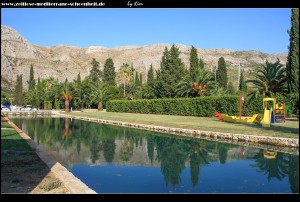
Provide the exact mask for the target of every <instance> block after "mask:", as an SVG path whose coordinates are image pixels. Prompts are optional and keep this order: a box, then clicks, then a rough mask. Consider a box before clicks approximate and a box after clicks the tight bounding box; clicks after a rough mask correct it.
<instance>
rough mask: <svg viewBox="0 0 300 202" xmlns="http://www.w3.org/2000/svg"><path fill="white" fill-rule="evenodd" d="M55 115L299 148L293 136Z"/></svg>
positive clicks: (191, 135)
mask: <svg viewBox="0 0 300 202" xmlns="http://www.w3.org/2000/svg"><path fill="white" fill-rule="evenodd" d="M55 115H58V116H62V117H69V118H74V119H80V120H86V121H92V122H96V123H104V124H111V125H119V126H125V127H131V128H139V129H145V130H151V131H156V132H165V133H170V134H174V135H180V136H185V137H193V138H203V139H210V140H220V139H223V140H226V141H228V142H233V143H234V142H243V143H245V144H248V143H251V144H265V145H270V146H277V147H278V146H279V147H280V146H283V147H290V148H291V147H292V148H297V149H299V139H292V138H283V137H270V136H259V135H247V134H234V133H222V132H213V131H202V130H195V129H184V128H172V127H166V126H155V125H147V124H140V123H128V122H121V121H112V120H105V119H98V118H89V117H82V116H76V115H67V114H61V113H55Z"/></svg>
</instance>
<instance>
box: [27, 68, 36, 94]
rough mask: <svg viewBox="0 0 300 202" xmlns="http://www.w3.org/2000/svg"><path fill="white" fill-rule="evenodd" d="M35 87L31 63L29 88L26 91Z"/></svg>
mask: <svg viewBox="0 0 300 202" xmlns="http://www.w3.org/2000/svg"><path fill="white" fill-rule="evenodd" d="M34 89H35V80H34V73H33V65H31V66H30V74H29V88H28V91H30V90H34Z"/></svg>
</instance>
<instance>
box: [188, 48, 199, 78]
mask: <svg viewBox="0 0 300 202" xmlns="http://www.w3.org/2000/svg"><path fill="white" fill-rule="evenodd" d="M198 69H199V59H198V54H197V49H196V48H195V47H194V46H192V49H191V52H190V77H191V78H192V80H193V81H196V76H197V74H198Z"/></svg>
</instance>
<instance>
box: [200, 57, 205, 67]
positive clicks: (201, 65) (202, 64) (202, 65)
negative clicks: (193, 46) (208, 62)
mask: <svg viewBox="0 0 300 202" xmlns="http://www.w3.org/2000/svg"><path fill="white" fill-rule="evenodd" d="M199 68H200V69H204V61H203V60H202V59H201V58H200V59H199Z"/></svg>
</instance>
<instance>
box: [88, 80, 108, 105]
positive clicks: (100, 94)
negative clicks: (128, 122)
mask: <svg viewBox="0 0 300 202" xmlns="http://www.w3.org/2000/svg"><path fill="white" fill-rule="evenodd" d="M92 89H93V90H92V94H91V95H90V96H91V99H92V101H93V102H96V103H98V110H99V111H102V110H103V102H105V101H106V100H107V94H106V91H107V90H106V87H105V86H104V85H103V83H101V82H97V83H96V84H95V85H94V86H93V88H92Z"/></svg>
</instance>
